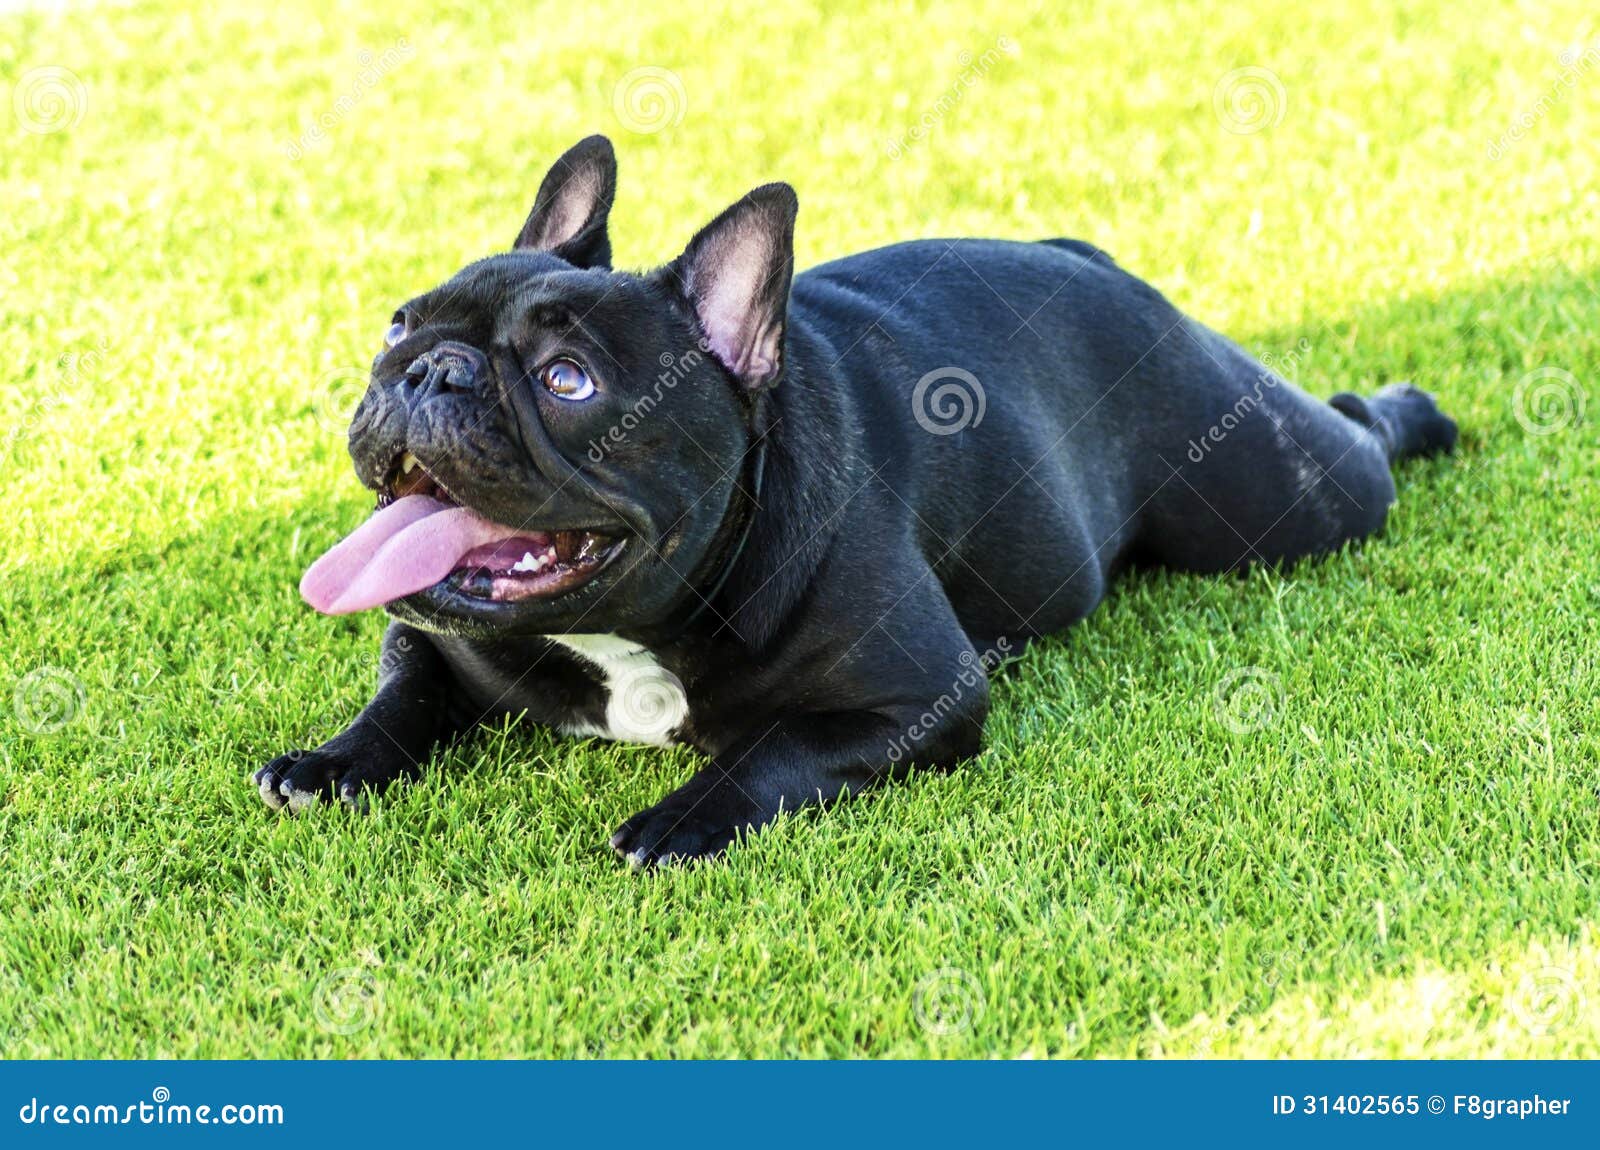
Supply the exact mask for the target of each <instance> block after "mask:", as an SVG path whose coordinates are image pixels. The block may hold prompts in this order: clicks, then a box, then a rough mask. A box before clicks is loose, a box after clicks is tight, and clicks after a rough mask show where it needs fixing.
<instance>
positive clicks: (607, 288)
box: [411, 252, 646, 342]
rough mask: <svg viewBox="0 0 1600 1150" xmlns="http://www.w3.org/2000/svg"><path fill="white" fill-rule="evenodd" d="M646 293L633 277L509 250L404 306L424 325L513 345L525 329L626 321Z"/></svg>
mask: <svg viewBox="0 0 1600 1150" xmlns="http://www.w3.org/2000/svg"><path fill="white" fill-rule="evenodd" d="M645 294H646V293H645V290H644V287H643V285H642V283H641V281H640V280H639V279H638V277H636V276H631V275H627V274H625V273H621V272H614V271H611V270H609V269H606V268H588V269H579V268H574V267H572V266H571V265H570V264H567V263H565V262H563V261H562V260H559V259H556V258H555V257H553V256H549V255H545V254H543V253H537V252H510V253H507V254H504V255H499V256H494V257H491V258H490V259H487V260H481V261H479V262H478V263H475V264H471V265H469V266H468V267H466V268H463V269H462V270H461V271H459V272H457V273H456V274H455V275H454V276H452V277H451V278H450V279H448V280H446V281H445V282H444V283H442V284H440V285H439V286H438V287H436V288H434V289H433V290H431V291H428V292H425V293H424V294H423V295H420V296H418V297H417V298H416V299H415V300H413V301H412V304H411V307H412V308H413V309H414V310H415V312H416V313H417V315H418V318H419V319H420V320H421V321H422V322H423V323H426V324H429V325H433V326H437V327H440V328H457V329H462V328H470V329H472V330H473V332H474V334H475V335H477V337H478V338H479V339H490V340H495V341H506V342H515V341H516V340H517V339H518V338H519V337H521V336H523V335H525V334H526V333H527V332H528V330H529V329H530V328H536V329H551V328H556V329H566V328H574V327H589V326H600V327H607V326H615V325H617V324H621V323H626V322H627V321H628V319H629V318H630V317H633V318H635V319H636V318H637V317H638V316H639V314H640V312H641V310H642V309H643V308H644V306H645V304H646V299H645Z"/></svg>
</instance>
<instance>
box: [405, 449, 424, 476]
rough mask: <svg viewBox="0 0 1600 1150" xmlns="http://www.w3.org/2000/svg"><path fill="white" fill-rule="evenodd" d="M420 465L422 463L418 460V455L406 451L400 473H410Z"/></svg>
mask: <svg viewBox="0 0 1600 1150" xmlns="http://www.w3.org/2000/svg"><path fill="white" fill-rule="evenodd" d="M420 466H421V464H419V463H418V462H417V457H416V456H415V455H412V454H411V453H410V452H409V451H408V452H406V455H405V458H404V459H402V460H401V461H400V474H401V475H410V474H411V473H412V472H413V471H415V470H416V469H417V468H418V467H420Z"/></svg>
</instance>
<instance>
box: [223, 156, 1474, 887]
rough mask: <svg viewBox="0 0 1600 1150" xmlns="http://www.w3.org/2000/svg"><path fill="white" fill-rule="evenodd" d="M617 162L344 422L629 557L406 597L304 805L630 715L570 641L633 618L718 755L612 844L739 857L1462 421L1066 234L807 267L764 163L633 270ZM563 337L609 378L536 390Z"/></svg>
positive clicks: (695, 742) (378, 372)
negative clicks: (523, 727) (1329, 372)
mask: <svg viewBox="0 0 1600 1150" xmlns="http://www.w3.org/2000/svg"><path fill="white" fill-rule="evenodd" d="M615 178H616V177H615V160H614V158H613V155H612V151H611V147H610V145H609V143H607V142H606V141H605V140H604V139H602V138H600V137H593V138H591V139H589V140H585V141H584V142H582V143H581V144H579V145H578V146H577V147H575V148H574V149H573V150H572V151H571V152H569V153H568V154H567V155H566V156H565V157H563V158H562V160H561V161H560V162H559V163H558V164H557V166H556V167H555V168H554V169H553V170H552V172H551V173H550V175H549V176H548V177H547V178H546V180H545V183H544V185H543V187H542V188H541V190H540V193H539V196H538V200H537V202H536V204H535V206H534V209H533V212H532V214H531V215H530V217H529V219H528V223H527V225H526V226H525V227H524V229H523V232H522V234H521V236H520V237H519V240H518V243H517V247H516V249H515V250H513V251H512V252H510V253H508V254H505V255H500V256H495V257H492V258H490V259H486V260H483V261H482V262H480V263H476V264H473V265H471V266H470V267H468V268H466V269H465V270H463V271H462V272H460V273H459V274H458V275H456V276H455V277H454V278H453V279H451V280H449V281H447V282H446V283H445V284H444V285H442V286H441V287H439V288H436V289H434V290H433V291H430V292H427V293H425V294H424V295H422V296H420V297H418V298H417V299H415V300H413V301H411V303H409V304H408V305H407V306H406V307H405V308H404V309H402V322H403V323H405V325H406V327H405V332H406V334H405V336H404V338H403V339H402V340H401V341H400V342H399V343H398V344H397V345H396V346H394V347H393V348H391V349H389V350H386V351H385V352H384V353H383V354H381V355H380V356H379V358H378V359H377V361H376V362H375V364H374V368H373V374H372V383H371V387H370V390H369V392H368V394H367V396H366V398H365V399H364V400H363V402H362V405H361V407H360V409H359V410H358V412H357V414H356V417H355V421H354V424H353V425H352V428H351V434H350V447H351V454H352V456H353V458H354V459H355V462H356V467H357V472H358V474H359V475H360V476H361V478H362V480H363V481H364V482H365V483H367V484H368V485H369V486H371V487H374V488H378V487H380V486H381V484H382V483H383V482H384V479H385V475H386V473H387V472H388V471H389V469H390V468H391V466H392V465H393V462H394V460H395V458H396V456H397V454H398V453H399V452H401V451H404V450H409V451H411V452H412V453H413V454H414V455H415V456H416V457H417V458H418V459H419V460H420V461H421V462H422V463H423V464H424V465H425V467H426V469H427V470H428V471H429V472H430V473H432V475H433V476H434V477H436V478H437V479H438V481H439V482H440V483H442V484H443V485H444V486H445V487H446V488H448V490H449V492H450V493H451V494H452V495H453V496H454V497H455V498H456V499H458V500H459V501H460V502H462V503H463V504H465V505H466V506H467V507H469V508H471V509H473V510H474V511H476V512H479V513H481V514H482V515H484V516H486V517H487V518H490V519H493V520H496V521H498V522H502V523H510V524H531V525H534V526H540V527H544V526H549V527H596V526H606V527H609V528H611V529H613V530H618V531H623V532H625V534H626V536H627V539H628V542H627V544H626V545H625V546H624V548H623V551H622V554H621V558H620V559H619V560H618V561H617V562H614V563H612V564H611V565H610V566H609V567H608V568H607V569H606V570H604V571H602V572H601V573H600V574H599V575H598V576H597V577H596V578H594V579H593V580H592V581H590V582H589V583H587V584H585V585H583V586H581V587H578V588H577V589H575V590H573V591H570V592H568V593H567V594H565V595H562V596H560V597H557V598H553V599H539V600H531V601H523V602H517V603H501V602H489V601H487V600H484V599H481V598H473V597H472V596H469V595H466V594H465V593H463V592H462V591H461V590H460V588H459V587H454V586H451V585H448V584H446V583H441V584H440V585H438V586H436V587H434V588H431V589H429V590H428V591H425V592H421V593H418V594H416V595H413V596H411V597H409V598H406V599H404V600H402V601H400V602H398V603H393V604H391V605H390V607H389V610H390V613H391V614H392V615H393V616H395V620H396V621H395V622H393V623H392V624H391V625H390V627H389V630H388V633H387V636H386V638H385V643H384V658H383V660H382V664H381V667H382V670H381V681H380V684H379V687H378V691H377V694H376V696H375V698H374V699H373V700H372V702H371V703H370V704H369V705H368V706H367V708H366V709H365V710H363V711H362V712H361V714H360V715H359V716H358V717H357V718H356V720H355V722H354V723H353V724H352V725H351V727H350V728H349V729H348V730H346V731H345V732H344V733H343V734H341V735H339V736H338V737H337V738H335V739H333V740H332V741H331V742H329V743H327V744H325V745H324V746H322V747H321V748H319V749H317V750H314V751H309V752H296V753H294V754H291V755H285V756H283V757H281V758H279V759H277V760H275V761H274V762H272V763H271V764H269V765H268V766H266V767H264V768H262V769H261V770H260V771H258V772H257V773H256V775H255V780H256V782H257V783H258V784H259V786H260V788H261V792H262V794H263V796H264V797H265V798H266V799H267V801H268V802H269V803H271V804H272V805H273V806H275V807H278V806H284V805H290V806H294V807H298V806H300V805H303V803H304V802H307V801H311V800H312V799H313V798H314V797H316V796H328V797H340V798H343V799H344V800H346V801H347V802H351V803H353V804H359V803H360V801H361V799H362V797H363V792H364V791H365V790H367V789H369V788H371V789H376V788H381V787H382V786H384V785H386V784H388V783H389V782H391V781H392V780H394V779H397V778H400V777H403V776H406V777H409V776H414V775H415V774H417V772H418V769H419V767H420V765H421V764H422V763H423V762H425V761H426V759H427V758H428V756H429V754H430V753H431V752H432V750H433V749H434V748H435V747H436V746H437V745H438V744H439V743H440V741H441V740H444V739H447V738H450V737H452V736H454V735H457V734H459V733H462V732H464V731H466V730H468V729H469V728H471V727H472V726H474V725H475V724H478V723H482V722H492V721H495V720H498V719H501V718H503V717H504V716H508V715H511V716H525V717H526V718H528V719H531V720H533V721H535V722H539V723H544V724H548V725H550V726H553V727H556V728H558V729H564V730H593V729H596V728H602V727H605V726H606V725H607V722H608V719H607V715H608V711H607V708H608V705H614V702H615V700H614V699H613V698H612V696H611V695H610V693H609V692H608V686H607V681H606V680H605V676H604V674H603V673H602V669H601V665H600V664H598V663H596V662H593V661H591V660H590V659H588V658H586V657H584V656H582V655H580V654H578V653H576V652H575V651H574V650H572V649H571V648H569V647H568V646H565V645H561V644H558V643H556V642H552V641H551V640H550V639H548V638H546V637H545V636H547V635H563V634H566V633H569V632H570V633H584V634H591V633H608V634H611V635H615V636H620V637H621V638H622V639H624V640H628V641H631V643H632V644H635V645H637V646H638V647H640V648H643V649H645V650H646V651H648V652H649V653H650V655H652V656H653V657H654V660H655V661H656V662H657V663H658V664H659V665H660V667H661V668H663V669H664V670H665V672H668V673H670V675H671V676H675V677H676V682H678V683H681V685H682V688H683V692H684V694H685V696H686V699H687V705H688V711H687V715H686V716H685V717H684V719H683V721H682V723H681V725H679V726H678V727H677V728H676V730H675V731H674V732H673V737H674V738H675V739H676V740H677V741H680V742H683V743H687V744H690V745H692V746H694V747H696V748H698V749H700V750H701V751H703V752H704V753H705V755H706V756H708V758H709V763H708V764H707V765H706V766H705V768H704V769H703V770H701V771H700V772H699V773H698V774H696V775H695V776H694V777H693V778H692V779H690V780H689V782H688V783H687V784H685V785H684V786H682V787H681V788H679V789H678V790H677V791H674V792H673V793H672V794H670V795H668V796H667V797H666V798H665V799H663V800H662V801H661V802H660V803H658V804H657V805H655V806H654V807H651V808H650V809H648V810H645V811H642V812H640V813H639V814H636V815H635V816H633V817H632V818H630V819H628V820H627V821H626V822H625V823H624V824H623V825H622V827H621V829H620V830H618V831H617V832H616V834H615V835H614V836H613V837H612V840H611V842H612V846H613V847H614V848H615V849H616V850H617V852H618V853H620V854H622V855H624V856H626V857H627V858H628V859H630V860H631V861H633V862H634V863H636V864H653V863H659V862H662V861H664V860H668V859H680V860H681V859H690V858H695V857H699V856H705V855H711V854H715V853H717V852H719V851H721V850H722V849H723V848H724V847H726V846H727V845H728V844H729V843H730V842H732V841H733V840H734V839H735V838H736V836H737V835H738V834H739V833H740V832H741V831H743V830H745V829H747V828H755V827H760V826H761V825H762V824H764V823H766V822H767V821H769V820H770V819H772V818H773V817H774V815H776V814H777V813H778V811H779V810H780V809H785V808H787V809H793V808H795V807H799V806H802V805H805V804H809V803H816V802H819V801H820V802H827V801H830V800H832V799H834V798H836V797H838V796H840V795H841V794H844V793H846V792H856V791H859V790H861V789H863V788H865V787H868V786H870V785H872V784H873V783H875V782H879V781H881V780H883V779H885V778H889V777H896V776H899V775H900V774H902V773H903V772H904V771H905V770H907V769H908V768H909V766H910V765H911V764H916V765H918V766H926V767H941V768H942V767H948V766H950V765H952V764H954V763H956V762H958V761H959V760H961V759H962V758H964V757H966V756H970V755H972V754H973V753H974V752H975V751H976V750H977V749H978V747H979V742H980V736H981V733H982V729H983V724H984V717H985V713H986V710H987V705H988V699H987V675H988V672H989V671H991V670H992V669H993V667H994V665H995V663H996V661H997V660H998V659H999V658H1000V657H1003V656H1006V655H1012V654H1015V653H1017V652H1018V651H1019V650H1020V649H1021V647H1022V645H1024V644H1025V643H1026V642H1028V641H1029V640H1030V639H1032V638H1033V637H1035V636H1039V635H1048V634H1050V633H1052V632H1056V631H1060V630H1061V629H1062V628H1065V627H1067V626H1069V625H1070V624H1072V623H1074V622H1076V621H1077V620H1079V619H1081V618H1083V617H1084V616H1085V615H1087V614H1088V613H1089V612H1090V611H1092V610H1094V608H1095V605H1096V604H1098V603H1099V602H1100V600H1101V599H1102V598H1103V597H1104V595H1105V593H1106V589H1107V587H1108V586H1109V584H1110V582H1111V580H1112V579H1113V578H1114V577H1115V576H1116V575H1117V573H1118V572H1119V571H1121V570H1123V569H1125V568H1127V567H1128V566H1130V565H1131V564H1135V563H1153V564H1162V565H1166V566H1169V567H1175V568H1179V569H1183V570H1189V571H1201V572H1226V571H1235V570H1238V569H1240V568H1243V567H1245V566H1247V565H1250V564H1255V563H1263V564H1284V563H1289V562H1292V561H1293V560H1296V559H1299V558H1301V557H1304V556H1309V555H1315V554H1321V553H1325V552H1328V551H1330V550H1332V549H1334V548H1337V547H1339V546H1340V545H1341V544H1344V543H1346V542H1348V541H1350V540H1354V539H1360V538H1362V537H1364V536H1367V535H1369V534H1371V533H1372V532H1374V531H1376V530H1377V529H1378V528H1379V527H1380V526H1381V525H1382V524H1383V522H1384V517H1385V513H1386V510H1387V508H1388V507H1389V505H1390V503H1391V502H1392V501H1393V499H1394V486H1393V483H1392V482H1391V479H1390V474H1389V467H1390V465H1391V464H1392V463H1393V462H1395V461H1396V460H1398V459H1401V458H1404V457H1406V456H1409V455H1415V454H1421V453H1427V452H1432V451H1440V450H1449V449H1450V448H1451V447H1452V446H1453V444H1454V440H1455V426H1454V424H1453V423H1452V422H1451V421H1450V420H1449V419H1447V418H1446V417H1445V416H1443V415H1442V414H1440V412H1439V411H1438V409H1437V408H1436V407H1435V405H1434V403H1433V401H1432V400H1431V398H1429V397H1428V396H1427V395H1426V394H1425V393H1423V392H1421V391H1418V390H1416V389H1414V388H1411V387H1409V386H1406V385H1398V386H1391V387H1387V388H1384V389H1382V390H1381V391H1379V392H1378V394H1377V395H1376V396H1373V397H1371V398H1366V399H1363V398H1360V397H1357V396H1354V395H1340V396H1336V397H1335V398H1334V399H1333V400H1331V401H1329V402H1327V403H1324V402H1322V401H1320V400H1317V399H1314V398H1312V397H1311V396H1309V395H1307V394H1306V393H1305V392H1303V391H1301V390H1300V389H1298V388H1296V387H1294V386H1293V385H1291V384H1289V383H1288V382H1286V381H1284V380H1283V379H1281V378H1280V377H1279V376H1277V375H1276V374H1274V373H1272V372H1270V371H1268V370H1265V369H1264V368H1263V366H1262V365H1261V364H1260V363H1258V362H1257V361H1255V360H1254V359H1252V358H1251V357H1250V356H1249V355H1247V354H1246V353H1245V352H1243V351H1241V350H1240V349H1239V348H1238V347H1236V346H1235V345H1234V344H1233V343H1231V342H1229V341H1228V340H1226V339H1224V338H1223V337H1221V336H1220V335H1217V334H1216V333H1214V332H1212V331H1210V330H1209V329H1207V328H1205V327H1203V326H1201V325H1200V324H1198V323H1196V322H1194V321H1193V320H1190V319H1188V318H1186V317H1184V316H1183V315H1181V314H1180V313H1179V312H1177V311H1176V310H1175V309H1174V308H1173V307H1172V306H1171V305H1170V304H1169V303H1168V302H1167V301H1166V300H1165V299H1164V298H1163V297H1162V296H1161V295H1160V294H1159V293H1158V292H1156V291H1155V290H1154V289H1153V288H1151V287H1150V286H1149V285H1147V284H1145V283H1143V282H1142V281H1140V280H1138V279H1136V278H1135V277H1133V276H1131V275H1129V274H1128V273H1127V272H1125V271H1123V270H1121V269H1120V268H1119V267H1118V266H1117V265H1116V264H1115V263H1114V262H1113V261H1112V259H1111V258H1110V257H1109V256H1107V255H1106V254H1105V253H1103V252H1101V251H1099V250H1097V249H1095V248H1093V247H1090V246H1089V245H1087V244H1083V243H1079V242H1077V241H1073V240H1045V241H1043V242H1039V243H1014V242H1007V241H1000V240H975V239H965V240H953V241H945V240H923V241H917V242H913V243H904V244H897V245H894V246H892V247H887V248H882V249H879V250H876V251H871V252H867V253H864V254H861V255H856V256H851V257H848V258H845V259H841V260H837V261H835V262H833V263H828V264H824V265H822V266H821V267H817V268H814V269H812V270H810V271H808V272H806V273H805V274H803V275H800V276H798V277H794V278H793V282H792V290H791V269H792V255H791V239H792V229H793V223H794V219H795V214H796V209H797V204H796V199H795V195H794V193H793V191H791V190H790V188H789V187H788V186H786V185H783V184H770V185H767V186H765V187H762V188H758V189H756V190H755V191H753V192H751V193H750V194H749V195H748V196H746V197H745V198H744V199H742V200H740V201H739V202H738V203H737V204H735V205H734V206H733V207H731V208H729V209H728V210H727V211H726V212H725V213H723V215H722V216H720V217H718V219H717V220H716V221H714V222H713V223H712V224H710V225H709V226H708V227H706V228H705V229H703V230H702V231H701V232H700V233H699V235H697V236H696V237H695V239H694V240H693V242H692V243H691V244H690V245H689V247H688V249H687V250H686V251H685V253H684V254H683V256H681V257H680V258H679V259H678V260H677V261H675V262H674V263H673V264H671V265H669V266H668V267H666V268H662V269H659V270H657V271H654V272H651V273H648V274H630V273H624V272H616V271H612V270H611V269H610V267H609V261H610V245H609V242H608V241H607V238H606V216H607V213H608V212H609V210H610V207H611V202H612V197H613V193H614V189H615ZM444 341H450V346H451V347H455V348H461V347H463V346H464V347H465V348H467V349H469V350H471V349H475V350H476V352H477V353H481V354H477V355H476V358H474V359H472V360H471V363H472V368H471V373H472V379H471V380H470V382H468V383H467V384H466V385H464V386H455V387H431V388H430V387H422V388H418V387H417V386H415V382H416V379H417V378H419V373H418V372H417V371H415V370H412V371H411V372H410V374H408V369H413V368H414V365H416V364H418V363H422V364H424V366H426V364H427V363H429V362H431V361H429V360H427V359H426V357H427V356H428V355H429V354H430V352H433V351H435V350H436V349H437V348H438V347H439V345H440V344H442V343H443V342H444ZM558 353H560V354H562V355H568V356H572V357H574V358H575V359H577V360H578V361H579V362H581V363H583V364H585V365H586V366H587V367H588V368H589V369H590V371H591V374H592V376H593V378H594V379H595V380H596V381H597V385H598V391H597V393H596V394H595V395H594V396H593V397H592V398H591V399H589V400H587V401H585V402H583V403H570V402H565V401H562V400H560V399H557V398H555V397H554V396H552V395H550V394H549V393H548V392H546V391H545V390H544V389H542V388H541V387H540V386H539V384H538V383H537V382H536V381H535V375H536V373H537V371H538V370H539V365H540V364H541V363H546V362H548V361H549V360H550V358H551V357H552V356H554V355H556V354H558ZM669 363H670V364H671V365H672V367H671V370H670V371H668V370H665V369H664V366H663V365H666V364H669ZM952 369H960V371H959V372H957V371H954V370H952ZM962 373H965V374H962ZM429 378H430V379H431V378H432V376H429ZM952 389H954V390H952ZM955 428H959V430H955ZM665 681H667V682H672V680H665ZM658 685H659V683H658ZM616 688H617V684H616V683H615V682H612V683H611V684H610V690H615V689H616ZM613 725H614V724H613Z"/></svg>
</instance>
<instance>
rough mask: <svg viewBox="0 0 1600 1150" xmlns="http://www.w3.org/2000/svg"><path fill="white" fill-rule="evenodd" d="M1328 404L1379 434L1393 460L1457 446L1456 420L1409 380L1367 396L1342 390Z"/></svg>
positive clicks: (1449, 449) (1446, 450)
mask: <svg viewBox="0 0 1600 1150" xmlns="http://www.w3.org/2000/svg"><path fill="white" fill-rule="evenodd" d="M1328 404H1329V406H1331V407H1332V408H1333V409H1334V410H1335V411H1338V412H1340V413H1341V414H1343V415H1344V416H1346V417H1348V418H1350V419H1353V420H1354V421H1355V422H1357V423H1359V424H1360V425H1361V426H1362V427H1365V428H1368V429H1370V430H1371V431H1372V432H1373V433H1374V434H1375V435H1377V437H1378V438H1379V439H1380V440H1382V441H1383V446H1384V450H1385V451H1387V452H1388V454H1389V462H1390V463H1397V462H1399V461H1400V460H1402V459H1409V458H1411V457H1412V456H1414V455H1438V454H1441V453H1448V452H1450V451H1453V450H1455V446H1456V421H1455V420H1453V419H1451V418H1450V417H1449V416H1448V415H1446V414H1445V413H1444V412H1442V411H1440V410H1439V405H1438V404H1437V403H1435V402H1434V399H1433V396H1431V395H1429V394H1428V393H1427V392H1425V391H1423V390H1422V389H1421V388H1420V387H1413V386H1412V385H1411V384H1409V383H1391V384H1389V385H1387V386H1386V387H1381V388H1379V389H1378V394H1376V395H1373V396H1368V397H1362V396H1359V395H1356V394H1355V393H1354V392H1349V391H1341V392H1340V393H1339V394H1338V395H1336V396H1334V397H1333V398H1332V399H1330V400H1328Z"/></svg>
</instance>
